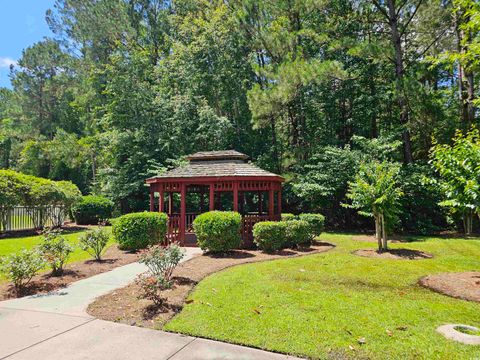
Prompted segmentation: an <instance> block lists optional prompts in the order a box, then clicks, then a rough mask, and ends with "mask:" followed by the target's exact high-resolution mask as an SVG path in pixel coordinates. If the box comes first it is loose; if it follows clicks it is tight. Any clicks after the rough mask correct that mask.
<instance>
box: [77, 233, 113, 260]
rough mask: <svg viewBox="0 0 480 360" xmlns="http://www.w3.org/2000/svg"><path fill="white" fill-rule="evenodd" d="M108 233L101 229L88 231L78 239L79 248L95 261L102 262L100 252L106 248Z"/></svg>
mask: <svg viewBox="0 0 480 360" xmlns="http://www.w3.org/2000/svg"><path fill="white" fill-rule="evenodd" d="M108 239H109V235H108V233H107V232H106V231H105V230H103V229H100V228H99V229H94V230H91V231H88V232H87V233H85V234H83V235H82V236H81V237H80V247H81V248H82V250H83V251H86V252H88V253H89V254H90V255H91V256H92V257H93V258H94V259H95V260H97V261H100V260H102V252H103V249H105V246H107V243H108Z"/></svg>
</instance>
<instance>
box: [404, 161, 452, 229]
mask: <svg viewBox="0 0 480 360" xmlns="http://www.w3.org/2000/svg"><path fill="white" fill-rule="evenodd" d="M399 176H400V179H401V189H402V191H403V193H404V195H403V197H402V198H401V199H400V207H399V208H400V212H399V214H398V218H399V223H398V226H396V227H395V229H396V230H398V231H403V232H407V233H410V234H412V233H417V234H423V235H428V234H432V233H435V232H437V231H440V230H441V229H446V228H448V224H447V211H446V209H445V208H442V207H441V206H440V205H439V203H440V201H441V199H442V193H441V190H440V189H439V188H438V186H436V185H435V184H433V183H431V182H426V181H425V179H426V178H432V179H433V178H434V177H435V174H434V171H433V169H432V167H431V166H428V165H427V164H425V163H423V164H421V163H415V164H409V165H406V166H403V167H402V169H401V171H400V175H399Z"/></svg>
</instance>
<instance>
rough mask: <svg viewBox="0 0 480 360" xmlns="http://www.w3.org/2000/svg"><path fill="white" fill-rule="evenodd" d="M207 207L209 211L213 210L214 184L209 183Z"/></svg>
mask: <svg viewBox="0 0 480 360" xmlns="http://www.w3.org/2000/svg"><path fill="white" fill-rule="evenodd" d="M209 195H210V196H209V209H210V211H213V210H215V184H214V183H210V194H209Z"/></svg>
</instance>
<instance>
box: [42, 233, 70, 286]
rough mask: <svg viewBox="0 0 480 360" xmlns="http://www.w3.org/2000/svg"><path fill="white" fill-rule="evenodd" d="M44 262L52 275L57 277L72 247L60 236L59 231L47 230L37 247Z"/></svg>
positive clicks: (60, 273) (61, 271)
mask: <svg viewBox="0 0 480 360" xmlns="http://www.w3.org/2000/svg"><path fill="white" fill-rule="evenodd" d="M38 250H39V252H40V254H42V256H43V259H44V260H45V262H47V263H48V264H49V266H50V267H51V268H52V275H54V276H59V275H62V273H63V267H64V265H65V263H66V262H67V260H68V258H69V257H70V254H71V253H72V252H73V250H74V247H73V246H72V245H70V244H69V243H68V241H67V240H66V239H65V238H64V237H63V236H62V235H61V231H59V230H48V231H46V232H45V234H44V236H43V242H42V243H41V244H40V245H39V246H38Z"/></svg>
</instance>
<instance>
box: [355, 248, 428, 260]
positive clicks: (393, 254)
mask: <svg viewBox="0 0 480 360" xmlns="http://www.w3.org/2000/svg"><path fill="white" fill-rule="evenodd" d="M353 253H354V254H355V255H358V256H363V257H369V258H377V259H390V260H422V259H431V258H433V255H431V254H428V253H426V252H423V251H419V250H412V249H390V250H388V251H384V252H378V251H377V250H374V249H364V250H357V251H354V252H353Z"/></svg>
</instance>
